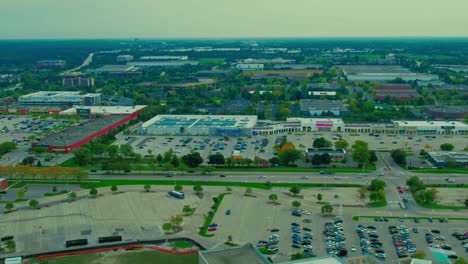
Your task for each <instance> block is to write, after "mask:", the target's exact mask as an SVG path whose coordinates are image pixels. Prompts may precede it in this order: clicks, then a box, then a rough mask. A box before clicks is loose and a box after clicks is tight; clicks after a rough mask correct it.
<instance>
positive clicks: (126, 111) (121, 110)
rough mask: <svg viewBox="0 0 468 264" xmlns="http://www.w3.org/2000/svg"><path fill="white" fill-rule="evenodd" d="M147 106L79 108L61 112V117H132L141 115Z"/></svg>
mask: <svg viewBox="0 0 468 264" xmlns="http://www.w3.org/2000/svg"><path fill="white" fill-rule="evenodd" d="M145 108H146V105H135V106H78V107H72V108H69V109H67V110H64V111H62V112H60V115H92V116H94V115H130V114H133V113H135V112H137V113H139V112H141V111H143V109H145Z"/></svg>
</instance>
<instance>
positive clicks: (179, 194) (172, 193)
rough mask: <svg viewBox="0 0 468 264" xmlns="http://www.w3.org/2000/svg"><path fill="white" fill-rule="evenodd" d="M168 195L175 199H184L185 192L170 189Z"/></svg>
mask: <svg viewBox="0 0 468 264" xmlns="http://www.w3.org/2000/svg"><path fill="white" fill-rule="evenodd" d="M169 195H170V196H172V197H175V198H177V199H184V198H185V194H184V193H182V192H178V191H170V192H169Z"/></svg>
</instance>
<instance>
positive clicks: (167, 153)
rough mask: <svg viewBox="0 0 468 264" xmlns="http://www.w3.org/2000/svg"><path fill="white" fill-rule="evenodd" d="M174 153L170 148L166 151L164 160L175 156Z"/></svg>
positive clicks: (167, 160)
mask: <svg viewBox="0 0 468 264" xmlns="http://www.w3.org/2000/svg"><path fill="white" fill-rule="evenodd" d="M173 155H174V151H173V150H172V149H169V150H168V151H166V152H164V157H163V161H164V162H169V161H170V160H171V159H172V158H173V157H172V156H173Z"/></svg>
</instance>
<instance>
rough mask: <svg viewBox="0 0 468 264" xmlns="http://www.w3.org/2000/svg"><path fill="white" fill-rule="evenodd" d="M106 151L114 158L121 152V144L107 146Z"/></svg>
mask: <svg viewBox="0 0 468 264" xmlns="http://www.w3.org/2000/svg"><path fill="white" fill-rule="evenodd" d="M106 152H107V155H109V157H111V158H114V157H116V156H117V154H118V153H119V146H117V145H110V146H108V147H107V148H106Z"/></svg>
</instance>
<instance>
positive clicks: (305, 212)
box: [302, 211, 311, 215]
mask: <svg viewBox="0 0 468 264" xmlns="http://www.w3.org/2000/svg"><path fill="white" fill-rule="evenodd" d="M302 214H304V215H311V212H309V211H303V212H302Z"/></svg>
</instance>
